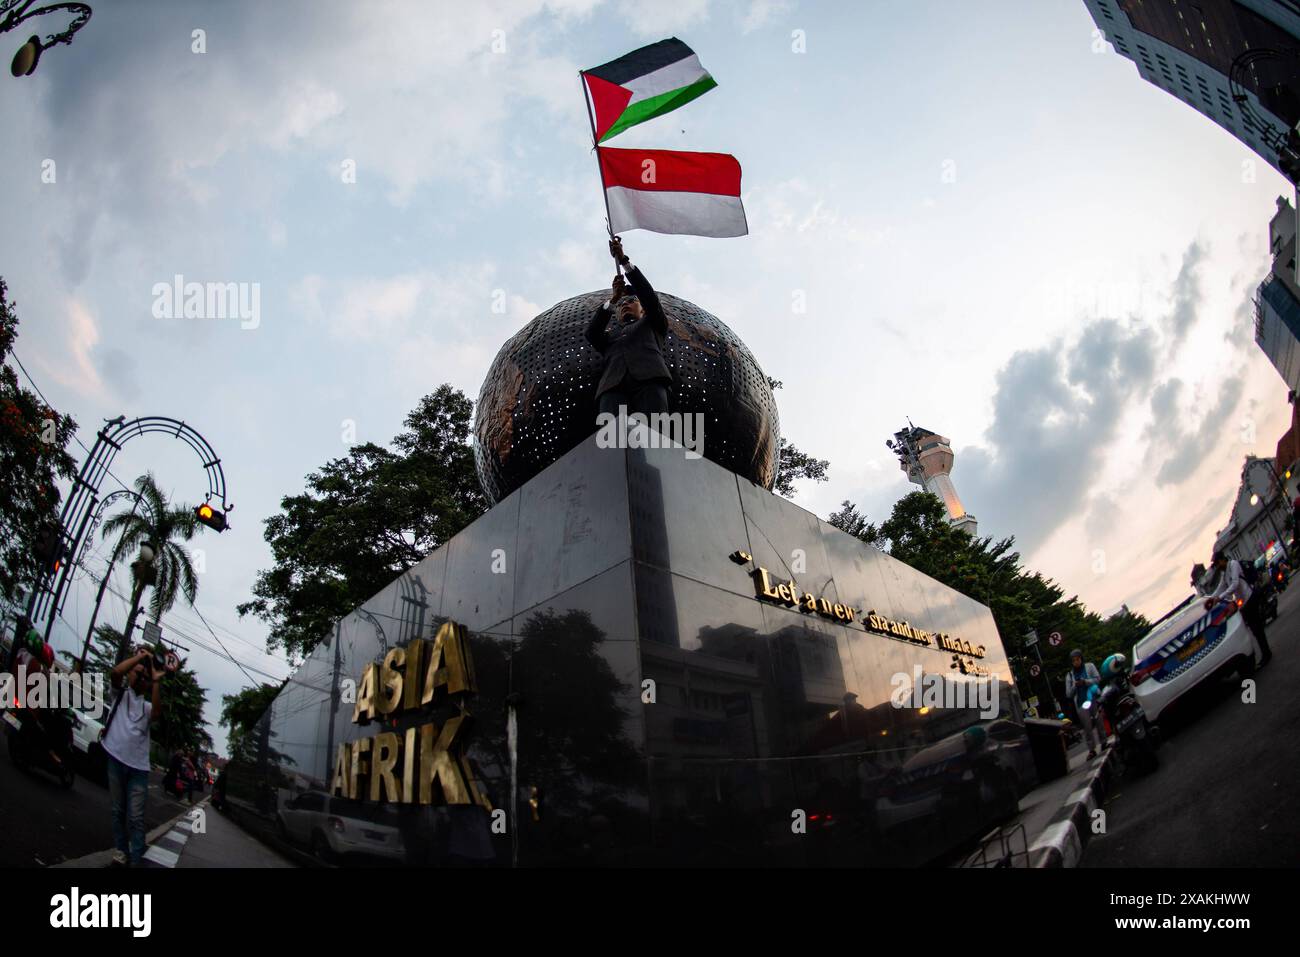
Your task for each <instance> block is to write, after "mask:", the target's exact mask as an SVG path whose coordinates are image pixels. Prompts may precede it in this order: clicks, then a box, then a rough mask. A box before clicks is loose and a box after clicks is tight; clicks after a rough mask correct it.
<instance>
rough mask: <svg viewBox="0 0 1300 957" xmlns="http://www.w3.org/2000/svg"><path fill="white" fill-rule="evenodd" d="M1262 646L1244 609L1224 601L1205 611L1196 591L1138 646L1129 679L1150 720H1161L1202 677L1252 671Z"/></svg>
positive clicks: (1203, 601) (1157, 625) (1158, 624)
mask: <svg viewBox="0 0 1300 957" xmlns="http://www.w3.org/2000/svg"><path fill="white" fill-rule="evenodd" d="M1258 652H1259V648H1258V646H1257V645H1256V643H1255V636H1254V635H1252V634H1251V633H1250V629H1249V628H1247V627H1246V623H1245V621H1243V620H1242V617H1241V614H1240V609H1238V608H1237V607H1236V606H1235V605H1232V604H1229V603H1222V602H1221V603H1219V604H1217V605H1216V606H1215V607H1214V609H1213V610H1211V611H1206V610H1205V599H1204V598H1202V597H1201V596H1199V595H1193V596H1192V597H1191V598H1189V599H1187V600H1186V601H1184V602H1183V604H1181V605H1179V606H1178V607H1177V608H1175V609H1174V610H1173V611H1172V612H1170V613H1169V614H1168V615H1166V616H1165V618H1164V619H1162V620H1161V621H1159V622H1157V623H1156V626H1155V627H1154V628H1152V629H1151V631H1150V632H1148V633H1147V635H1146V637H1144V638H1142V639H1141V640H1140V641H1139V642H1138V643H1137V644H1136V645H1134V646H1133V657H1132V659H1131V661H1132V662H1133V670H1132V672H1131V674H1130V675H1129V681H1130V682H1131V683H1132V685H1133V691H1134V692H1135V693H1136V694H1137V697H1138V701H1139V702H1141V704H1142V710H1144V711H1145V712H1146V715H1147V720H1148V721H1152V722H1156V721H1159V720H1160V716H1161V714H1163V713H1164V711H1165V709H1167V708H1168V707H1169V706H1170V705H1171V704H1173V703H1174V702H1175V701H1176V700H1177V699H1178V698H1180V697H1182V696H1183V695H1185V694H1186V693H1187V692H1189V691H1191V690H1192V689H1193V688H1195V687H1196V686H1197V685H1199V684H1200V683H1201V682H1203V681H1205V680H1206V679H1208V678H1213V677H1216V676H1220V675H1223V674H1226V673H1227V672H1230V671H1236V672H1238V673H1240V674H1243V675H1248V674H1252V673H1253V672H1254V670H1255V665H1256V664H1257V658H1258Z"/></svg>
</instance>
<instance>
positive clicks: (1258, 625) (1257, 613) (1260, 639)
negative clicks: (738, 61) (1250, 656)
mask: <svg viewBox="0 0 1300 957" xmlns="http://www.w3.org/2000/svg"><path fill="white" fill-rule="evenodd" d="M1211 567H1212V568H1213V570H1214V571H1216V572H1217V573H1218V576H1219V577H1218V581H1217V583H1216V585H1215V589H1214V591H1213V592H1211V593H1210V595H1209V597H1208V598H1206V599H1205V607H1206V609H1211V608H1213V607H1214V605H1215V603H1216V602H1218V601H1234V602H1235V601H1240V602H1241V618H1242V621H1244V622H1245V623H1246V627H1247V628H1249V629H1250V631H1251V634H1253V635H1254V636H1255V641H1256V643H1257V644H1258V645H1259V655H1260V658H1259V666H1260V667H1261V668H1262V667H1263V666H1264V665H1266V664H1268V662H1269V660H1270V659H1271V658H1272V657H1273V652H1272V651H1271V650H1270V649H1269V647H1268V639H1267V638H1266V637H1265V636H1264V610H1263V607H1262V599H1263V597H1264V592H1263V589H1260V588H1251V587H1250V583H1249V582H1247V581H1246V579H1245V576H1244V575H1243V574H1242V571H1241V562H1239V561H1237V560H1236V559H1235V558H1229V557H1228V556H1227V555H1226V554H1225V553H1224V552H1215V553H1214V564H1213V565H1212V566H1211Z"/></svg>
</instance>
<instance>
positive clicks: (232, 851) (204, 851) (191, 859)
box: [176, 807, 298, 867]
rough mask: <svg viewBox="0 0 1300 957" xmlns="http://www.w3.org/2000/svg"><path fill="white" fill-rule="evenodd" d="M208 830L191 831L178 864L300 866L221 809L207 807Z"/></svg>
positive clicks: (200, 865) (204, 865)
mask: <svg viewBox="0 0 1300 957" xmlns="http://www.w3.org/2000/svg"><path fill="white" fill-rule="evenodd" d="M206 810H207V812H208V814H207V821H206V824H207V828H208V830H207V833H206V834H191V835H190V839H189V841H187V842H186V844H185V850H184V852H183V853H182V854H181V858H180V863H178V864H177V865H176V866H177V867H297V866H298V865H297V864H294V863H292V862H291V861H289V860H287V859H285V858H284V857H281V856H280V855H279V854H277V853H276V852H275V851H273V850H271V849H270V848H269V847H267V846H266V845H265V844H263V843H262V842H261V841H259V840H258V839H257V838H255V837H253V836H252V835H251V834H249V833H248V832H247V831H245V830H244V829H243V828H242V827H240V826H239V825H238V824H235V823H234V822H232V821H231V820H230V819H228V818H227V817H226V816H225V815H224V814H222V813H221V812H220V811H214V810H213V809H212V808H211V807H208V808H207V809H206Z"/></svg>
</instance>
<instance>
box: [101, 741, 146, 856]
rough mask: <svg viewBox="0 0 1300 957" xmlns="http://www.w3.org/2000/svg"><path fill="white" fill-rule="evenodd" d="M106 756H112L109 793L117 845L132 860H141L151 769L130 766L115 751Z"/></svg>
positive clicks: (110, 759) (110, 758)
mask: <svg viewBox="0 0 1300 957" xmlns="http://www.w3.org/2000/svg"><path fill="white" fill-rule="evenodd" d="M104 757H105V758H107V759H108V794H109V797H110V798H111V799H112V801H113V846H114V847H116V848H117V849H118V850H119V851H121V852H122V853H123V854H125V855H126V856H127V857H128V858H130V860H131V863H132V864H139V863H140V860H141V859H142V858H143V857H144V799H145V797H146V796H147V795H148V793H149V772H148V771H140V770H137V769H136V768H132V767H127V766H126V765H125V764H123V763H122V762H121V761H119V760H118V759H117V758H115V757H113V756H112V755H111V754H105V755H104ZM128 842H129V845H128Z"/></svg>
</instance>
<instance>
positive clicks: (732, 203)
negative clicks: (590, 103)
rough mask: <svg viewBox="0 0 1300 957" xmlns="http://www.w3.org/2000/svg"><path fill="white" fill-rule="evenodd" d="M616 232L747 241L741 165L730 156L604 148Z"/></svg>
mask: <svg viewBox="0 0 1300 957" xmlns="http://www.w3.org/2000/svg"><path fill="white" fill-rule="evenodd" d="M596 149H597V151H598V153H599V155H600V175H601V180H602V182H603V183H604V184H605V200H606V202H607V203H608V204H609V226H610V230H611V231H612V232H614V233H621V232H623V231H624V230H627V229H648V230H650V231H651V232H655V233H676V234H681V235H687V236H715V237H723V236H744V235H745V234H746V233H748V232H749V227H748V225H747V224H746V223H745V209H744V207H743V206H741V205H740V163H738V162H737V161H736V157H734V156H731V155H730V154H728V153H685V152H682V151H680V150H620V149H614V148H613V147H610V146H598V147H597V148H596Z"/></svg>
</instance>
